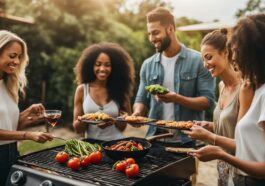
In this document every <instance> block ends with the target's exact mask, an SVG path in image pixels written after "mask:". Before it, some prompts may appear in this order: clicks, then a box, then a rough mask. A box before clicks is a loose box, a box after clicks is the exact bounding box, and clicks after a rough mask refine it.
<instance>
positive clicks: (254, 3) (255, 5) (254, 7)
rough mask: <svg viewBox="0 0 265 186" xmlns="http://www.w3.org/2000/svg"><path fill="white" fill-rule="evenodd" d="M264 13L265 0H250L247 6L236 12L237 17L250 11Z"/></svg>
mask: <svg viewBox="0 0 265 186" xmlns="http://www.w3.org/2000/svg"><path fill="white" fill-rule="evenodd" d="M258 12H260V13H262V12H263V13H264V12H265V1H264V0H248V2H247V4H246V7H245V8H243V9H239V10H238V11H237V13H236V17H237V18H239V17H241V16H244V15H246V14H249V13H258Z"/></svg>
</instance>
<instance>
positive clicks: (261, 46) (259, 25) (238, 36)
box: [230, 14, 265, 87]
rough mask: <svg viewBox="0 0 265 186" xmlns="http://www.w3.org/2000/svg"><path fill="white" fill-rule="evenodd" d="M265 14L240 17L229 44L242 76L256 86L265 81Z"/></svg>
mask: <svg viewBox="0 0 265 186" xmlns="http://www.w3.org/2000/svg"><path fill="white" fill-rule="evenodd" d="M264 34H265V14H256V15H250V16H246V17H244V18H241V19H240V20H239V21H238V23H237V25H236V26H235V27H234V28H233V33H232V37H231V41H230V42H231V44H232V46H234V47H235V50H234V52H235V57H236V63H237V65H238V67H239V69H240V70H241V72H242V76H243V78H244V79H245V78H246V79H249V81H250V82H251V83H252V84H253V85H254V86H255V87H257V86H258V85H261V84H264V83H265V35H264Z"/></svg>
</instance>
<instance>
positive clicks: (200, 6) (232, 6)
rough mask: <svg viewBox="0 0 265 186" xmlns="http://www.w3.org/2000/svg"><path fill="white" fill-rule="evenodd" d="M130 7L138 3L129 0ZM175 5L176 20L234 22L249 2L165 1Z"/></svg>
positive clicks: (228, 0) (214, 0)
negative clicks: (179, 18)
mask: <svg viewBox="0 0 265 186" xmlns="http://www.w3.org/2000/svg"><path fill="white" fill-rule="evenodd" d="M127 1H128V4H129V6H132V5H133V4H135V3H136V2H137V1H138V2H139V1H141V0H127ZM164 1H165V2H170V3H171V4H172V5H173V8H174V11H173V12H172V13H173V14H174V16H175V17H176V18H178V17H182V16H185V17H188V18H192V19H196V20H198V21H203V22H211V21H213V20H216V19H218V20H220V21H223V22H229V23H231V22H234V21H235V20H236V18H235V14H236V12H237V10H238V9H242V8H245V6H246V3H247V1H248V0H164Z"/></svg>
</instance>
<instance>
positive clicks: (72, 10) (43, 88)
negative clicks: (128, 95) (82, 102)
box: [0, 0, 201, 120]
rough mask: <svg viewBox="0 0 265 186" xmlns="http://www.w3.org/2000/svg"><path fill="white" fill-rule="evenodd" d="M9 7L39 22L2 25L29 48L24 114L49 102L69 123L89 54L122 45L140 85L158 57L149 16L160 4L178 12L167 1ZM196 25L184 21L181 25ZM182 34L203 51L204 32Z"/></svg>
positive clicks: (24, 0)
mask: <svg viewBox="0 0 265 186" xmlns="http://www.w3.org/2000/svg"><path fill="white" fill-rule="evenodd" d="M6 3H7V6H6V8H7V10H6V11H7V12H8V13H9V14H12V15H16V16H22V17H31V18H34V21H35V24H34V25H31V26H25V25H21V24H19V25H13V24H9V23H6V24H2V23H1V25H0V26H1V27H2V28H8V29H9V30H11V31H13V32H15V33H17V34H18V35H20V36H21V37H22V38H23V39H24V40H25V41H26V43H27V44H28V48H29V55H30V63H29V66H28V68H27V77H28V81H29V85H28V87H27V90H26V93H27V96H26V99H25V100H23V102H21V103H20V105H21V109H23V108H24V107H26V106H28V105H29V104H32V103H34V102H43V103H44V105H45V106H46V107H47V108H50V109H62V110H63V119H67V120H71V117H72V110H73V96H74V91H75V88H76V83H75V74H74V71H73V68H74V66H75V64H76V62H77V60H78V58H79V56H80V54H81V52H82V51H83V49H84V48H86V47H87V46H89V45H91V44H93V43H98V42H103V41H104V42H106V41H109V42H116V43H119V44H120V45H121V46H122V47H124V48H125V49H126V50H127V51H128V52H129V54H130V55H131V56H132V58H133V60H134V64H135V70H136V74H135V75H136V82H139V70H140V67H141V64H142V62H143V61H144V59H146V58H147V57H149V56H151V55H152V54H153V53H154V52H155V50H154V48H153V46H151V45H150V43H149V41H148V37H147V33H146V20H145V19H146V17H145V15H146V13H147V12H148V11H150V10H151V9H153V8H155V7H156V6H159V5H162V6H163V5H167V7H169V8H170V9H172V7H171V6H170V4H167V3H165V2H164V1H161V0H150V1H142V2H140V4H139V6H138V7H136V10H130V9H124V3H125V0H100V1H98V0H74V1H72V0H38V1H34V0H21V1H16V0H6ZM25 4H26V5H27V6H25ZM122 9H123V11H121V10H122ZM196 22H198V21H196V20H189V19H187V18H180V19H178V20H177V26H180V25H182V24H183V25H184V24H193V23H196ZM177 35H178V37H179V39H180V41H181V42H183V43H184V44H185V45H186V46H188V47H191V48H194V49H196V50H199V43H200V40H201V37H200V34H199V33H189V34H187V33H178V32H177ZM136 89H137V88H136ZM136 89H135V90H136Z"/></svg>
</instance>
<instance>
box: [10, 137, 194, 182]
mask: <svg viewBox="0 0 265 186" xmlns="http://www.w3.org/2000/svg"><path fill="white" fill-rule="evenodd" d="M86 141H89V142H91V143H94V142H97V143H100V141H95V140H90V139H87V140H86ZM63 149H64V146H59V147H55V148H51V149H46V150H43V151H39V152H35V153H31V154H28V155H24V156H21V157H19V159H18V162H17V164H15V165H13V166H12V169H11V171H10V174H9V178H8V186H24V185H25V186H31V185H32V186H33V185H34V186H36V185H39V186H50V185H51V186H83V185H88V186H90V185H108V186H121V185H134V186H139V185H163V186H166V185H172V186H173V185H176V186H183V185H191V182H190V181H189V177H190V175H192V174H193V173H194V172H195V160H194V159H193V158H191V157H189V156H186V155H176V154H172V153H169V152H166V151H165V150H164V147H163V146H161V145H156V144H153V145H152V148H151V149H150V151H149V152H148V154H147V155H146V156H145V157H144V158H142V159H140V160H138V161H137V163H138V164H139V167H140V173H139V175H138V177H136V178H127V177H126V176H125V174H123V173H119V172H116V171H114V170H112V166H113V164H114V163H115V161H113V160H112V159H109V158H108V157H107V156H106V155H105V154H104V153H103V160H102V162H101V163H99V164H91V165H89V166H88V167H87V168H80V169H79V170H78V171H72V170H71V169H69V168H67V166H66V165H65V164H63V165H62V164H59V163H57V162H55V160H54V157H55V155H56V154H57V153H58V152H59V151H62V150H63ZM21 174H22V176H21ZM20 177H22V178H20Z"/></svg>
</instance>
